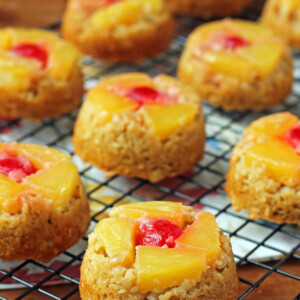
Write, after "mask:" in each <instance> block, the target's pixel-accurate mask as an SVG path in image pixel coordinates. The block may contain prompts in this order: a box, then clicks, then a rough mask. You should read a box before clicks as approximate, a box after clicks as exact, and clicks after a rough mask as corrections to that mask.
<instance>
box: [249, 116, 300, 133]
mask: <svg viewBox="0 0 300 300" xmlns="http://www.w3.org/2000/svg"><path fill="white" fill-rule="evenodd" d="M297 123H298V118H297V117H296V116H295V115H293V114H291V113H289V112H282V113H277V114H272V115H270V116H266V117H262V118H259V119H258V120H256V121H254V122H253V123H252V124H251V125H250V126H249V127H248V128H247V129H246V130H245V133H244V136H245V137H246V136H249V135H252V134H254V135H255V134H265V135H267V136H271V137H280V136H282V135H284V134H285V133H286V132H287V131H288V130H290V129H292V128H293V127H294V126H295V125H296V124H297Z"/></svg>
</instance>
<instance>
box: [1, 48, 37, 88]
mask: <svg viewBox="0 0 300 300" xmlns="http://www.w3.org/2000/svg"><path fill="white" fill-rule="evenodd" d="M29 61H30V62H29ZM35 69H36V70H38V69H40V64H39V62H36V61H35V60H33V59H30V60H28V59H23V58H19V57H13V56H10V55H5V54H1V53H0V78H1V81H0V85H1V87H4V88H9V89H17V90H25V89H27V88H28V87H29V86H30V79H31V78H32V72H33V70H35Z"/></svg>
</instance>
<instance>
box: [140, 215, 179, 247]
mask: <svg viewBox="0 0 300 300" xmlns="http://www.w3.org/2000/svg"><path fill="white" fill-rule="evenodd" d="M182 232H183V231H182V230H181V229H180V228H179V227H178V226H177V225H176V224H174V223H171V222H169V221H168V220H165V219H155V218H153V219H145V220H143V221H141V223H140V226H139V233H138V235H137V237H136V245H137V246H139V245H144V246H145V245H149V246H158V247H163V246H167V247H169V248H174V247H175V240H176V239H177V238H178V237H179V236H180V235H181V234H182Z"/></svg>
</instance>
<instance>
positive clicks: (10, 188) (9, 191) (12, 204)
mask: <svg viewBox="0 0 300 300" xmlns="http://www.w3.org/2000/svg"><path fill="white" fill-rule="evenodd" d="M23 191H24V187H23V186H21V185H20V184H18V183H17V182H15V181H14V180H12V179H10V178H9V177H7V176H5V175H3V174H1V173H0V212H1V210H2V209H4V210H5V211H7V212H8V213H12V214H14V213H18V212H19V211H20V203H19V202H18V201H17V195H18V194H20V193H21V192H23Z"/></svg>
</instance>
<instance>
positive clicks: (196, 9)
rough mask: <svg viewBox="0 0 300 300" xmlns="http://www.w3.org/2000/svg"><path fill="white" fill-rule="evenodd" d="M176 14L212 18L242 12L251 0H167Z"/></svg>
mask: <svg viewBox="0 0 300 300" xmlns="http://www.w3.org/2000/svg"><path fill="white" fill-rule="evenodd" d="M166 2H167V3H168V5H169V7H170V9H171V11H172V12H174V13H176V14H181V15H186V16H194V17H201V18H204V19H210V18H215V17H228V16H233V15H238V14H241V13H242V12H243V11H244V10H245V8H246V7H247V6H248V5H249V4H250V3H251V0H201V1H199V0H166Z"/></svg>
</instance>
